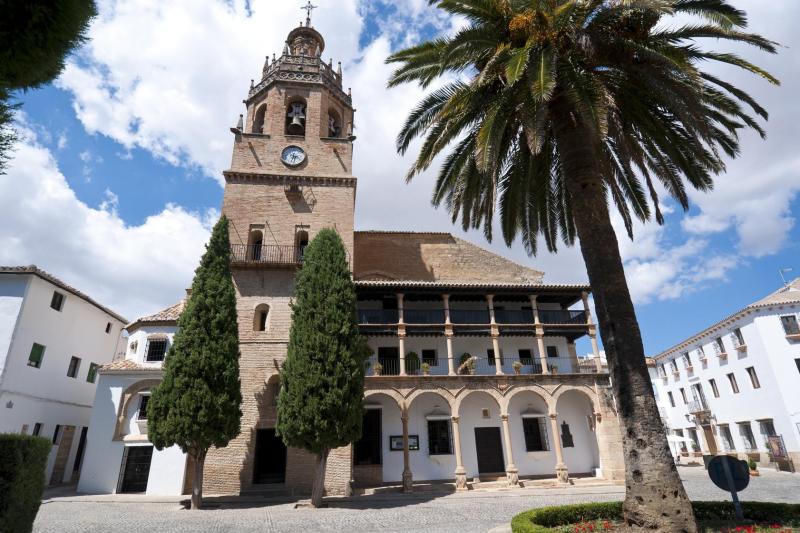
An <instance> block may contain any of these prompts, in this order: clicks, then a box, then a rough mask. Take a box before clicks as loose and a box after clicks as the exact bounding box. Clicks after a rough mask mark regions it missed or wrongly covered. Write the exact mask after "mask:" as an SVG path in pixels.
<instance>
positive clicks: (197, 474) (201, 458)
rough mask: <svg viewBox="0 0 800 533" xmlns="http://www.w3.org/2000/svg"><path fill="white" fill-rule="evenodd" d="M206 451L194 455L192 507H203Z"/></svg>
mask: <svg viewBox="0 0 800 533" xmlns="http://www.w3.org/2000/svg"><path fill="white" fill-rule="evenodd" d="M205 462H206V452H205V451H201V452H196V453H195V456H194V475H193V476H192V509H202V508H203V466H204V465H205Z"/></svg>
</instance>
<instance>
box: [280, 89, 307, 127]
mask: <svg viewBox="0 0 800 533" xmlns="http://www.w3.org/2000/svg"><path fill="white" fill-rule="evenodd" d="M307 115H308V106H307V104H306V100H305V98H303V97H301V96H295V97H292V98H290V99H289V101H288V103H287V104H286V128H285V131H284V133H286V135H297V136H305V134H306V117H307Z"/></svg>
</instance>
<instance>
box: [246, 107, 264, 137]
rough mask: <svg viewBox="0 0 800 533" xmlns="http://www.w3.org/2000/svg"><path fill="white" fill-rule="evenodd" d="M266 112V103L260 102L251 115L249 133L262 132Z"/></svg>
mask: <svg viewBox="0 0 800 533" xmlns="http://www.w3.org/2000/svg"><path fill="white" fill-rule="evenodd" d="M266 114H267V104H261V105H260V106H258V109H257V110H256V114H255V115H254V116H253V127H252V128H251V129H250V132H251V133H264V119H265V117H266Z"/></svg>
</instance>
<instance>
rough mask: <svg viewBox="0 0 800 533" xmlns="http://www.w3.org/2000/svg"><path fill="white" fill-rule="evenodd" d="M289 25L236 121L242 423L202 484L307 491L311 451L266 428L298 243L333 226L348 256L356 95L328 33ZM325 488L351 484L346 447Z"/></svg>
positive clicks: (339, 489)
mask: <svg viewBox="0 0 800 533" xmlns="http://www.w3.org/2000/svg"><path fill="white" fill-rule="evenodd" d="M305 9H308V11H309V16H308V17H307V18H306V22H305V24H302V23H301V24H300V26H298V27H297V28H295V29H293V30H292V31H291V32H290V33H289V36H288V37H287V39H286V44H285V46H284V49H283V53H282V54H281V55H280V57H275V56H274V55H273V57H272V59H271V60H270V58H269V57H267V60H266V62H265V63H264V68H263V70H262V73H261V79H260V80H259V81H258V82H255V81H252V82H251V85H250V89H249V91H248V93H247V98H246V100H244V103H245V104H246V106H247V112H246V115H240V117H239V121H238V124H237V125H236V127H234V128H231V132H232V133H233V157H232V160H231V167H230V169H229V170H227V171H225V172H224V176H225V195H224V200H223V206H222V212H223V213H224V214H225V215H226V216H227V217H228V219H229V221H230V241H231V252H232V260H231V270H232V274H233V281H234V285H235V287H236V298H237V313H238V320H239V342H240V351H241V358H240V375H241V383H242V398H243V404H242V412H243V416H242V420H241V434H240V436H239V437H237V438H236V439H235V440H233V441H231V442H230V443H229V445H228V446H227V447H225V448H219V449H214V450H212V451H210V452H209V455H208V458H207V461H206V470H205V490H206V491H207V492H209V493H215V492H216V493H240V492H249V491H259V490H270V491H271V490H275V487H276V486H282V487H283V488H285V490H287V491H291V492H293V493H297V492H300V493H302V492H304V491H309V492H310V489H311V480H312V479H313V471H314V459H313V457H312V456H311V455H310V454H308V453H306V452H304V451H302V450H297V449H293V448H289V449H288V450H287V449H286V447H285V446H284V445H283V443H282V442H281V440H280V437H277V436H276V435H275V429H274V428H275V423H276V416H277V409H276V407H277V401H276V400H277V394H278V391H279V369H280V365H281V364H282V362H283V360H284V359H285V357H286V349H287V345H288V340H289V329H290V326H291V309H290V306H289V304H290V301H291V298H292V297H293V296H294V285H295V275H296V273H297V270H298V269H299V268H301V267H302V262H303V252H304V249H305V246H306V245H307V244H308V242H309V241H310V239H312V238H313V237H314V236H315V235H316V233H317V232H319V231H320V230H321V229H323V228H334V229H336V231H338V233H339V234H340V235H341V237H342V240H343V241H344V244H345V247H346V248H347V250H348V253H349V257H350V258H352V257H353V209H354V204H355V192H356V179H355V178H354V177H353V176H352V174H351V172H352V160H353V141H354V140H355V137H354V136H353V113H354V110H353V106H352V99H351V96H350V93H349V90H348V91H347V92H345V91H344V90H343V86H342V71H341V63H339V64H338V65H337V67H334V66H333V62H332V61H328V62H325V61H324V60H323V59H322V53H323V52H324V50H325V40H324V39H323V37H322V35H320V33H319V32H318V31H317V30H315V29H314V28H313V27H312V26H311V17H310V12H311V9H313V6H311V4H310V3H309V6H307V7H306V8H305ZM328 465H329V466H328V472H329V474H328V479H327V480H326V489H327V491H328V492H329V493H330V494H346V493H347V492H348V490H349V488H348V487H349V481H350V478H351V476H350V469H351V466H350V465H351V457H350V447H349V446H348V447H346V448H342V449H339V450H335V451H334V452H332V454H331V457H330V459H329V462H328Z"/></svg>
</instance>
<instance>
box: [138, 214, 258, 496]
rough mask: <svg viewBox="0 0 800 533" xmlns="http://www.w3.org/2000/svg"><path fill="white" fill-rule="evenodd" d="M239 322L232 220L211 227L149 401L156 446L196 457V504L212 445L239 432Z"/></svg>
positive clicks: (219, 444)
mask: <svg viewBox="0 0 800 533" xmlns="http://www.w3.org/2000/svg"><path fill="white" fill-rule="evenodd" d="M241 403H242V392H241V388H240V385H239V329H238V324H237V316H236V293H235V291H234V288H233V281H232V279H231V271H230V242H229V240H228V220H227V219H226V218H225V217H224V216H223V217H222V218H221V219H220V220H219V222H218V223H217V225H216V226H214V231H213V232H212V234H211V240H210V242H209V243H208V245H207V246H206V252H205V254H204V255H203V258H202V259H201V260H200V266H199V267H198V268H197V270H196V271H195V277H194V281H193V282H192V292H191V295H190V296H189V298H188V301H187V302H186V307H185V308H184V310H183V313H181V316H180V318H179V319H178V331H177V333H176V334H175V338H174V341H173V343H172V346H171V347H170V349H169V351H168V353H167V357H166V359H165V361H164V378H163V380H162V381H161V383H160V384H159V385H158V386H156V387H155V388H154V389H153V392H152V395H151V397H150V403H149V404H148V407H147V410H148V418H149V420H148V438H149V439H150V441H151V442H152V443H153V444H154V445H155V447H156V448H157V449H159V450H161V449H164V448H166V447H168V446H172V445H178V446H180V448H181V450H183V451H184V453H187V454H188V455H189V456H190V457H191V458H192V459H193V462H194V479H193V487H192V509H199V508H200V507H201V506H202V499H203V464H204V462H205V458H206V454H207V452H208V449H209V448H210V447H211V446H216V447H223V446H226V445H227V444H228V442H229V441H230V440H231V439H233V438H235V437H236V436H237V435H238V434H239V431H240V423H241V417H242V411H241V408H240V407H241Z"/></svg>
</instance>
